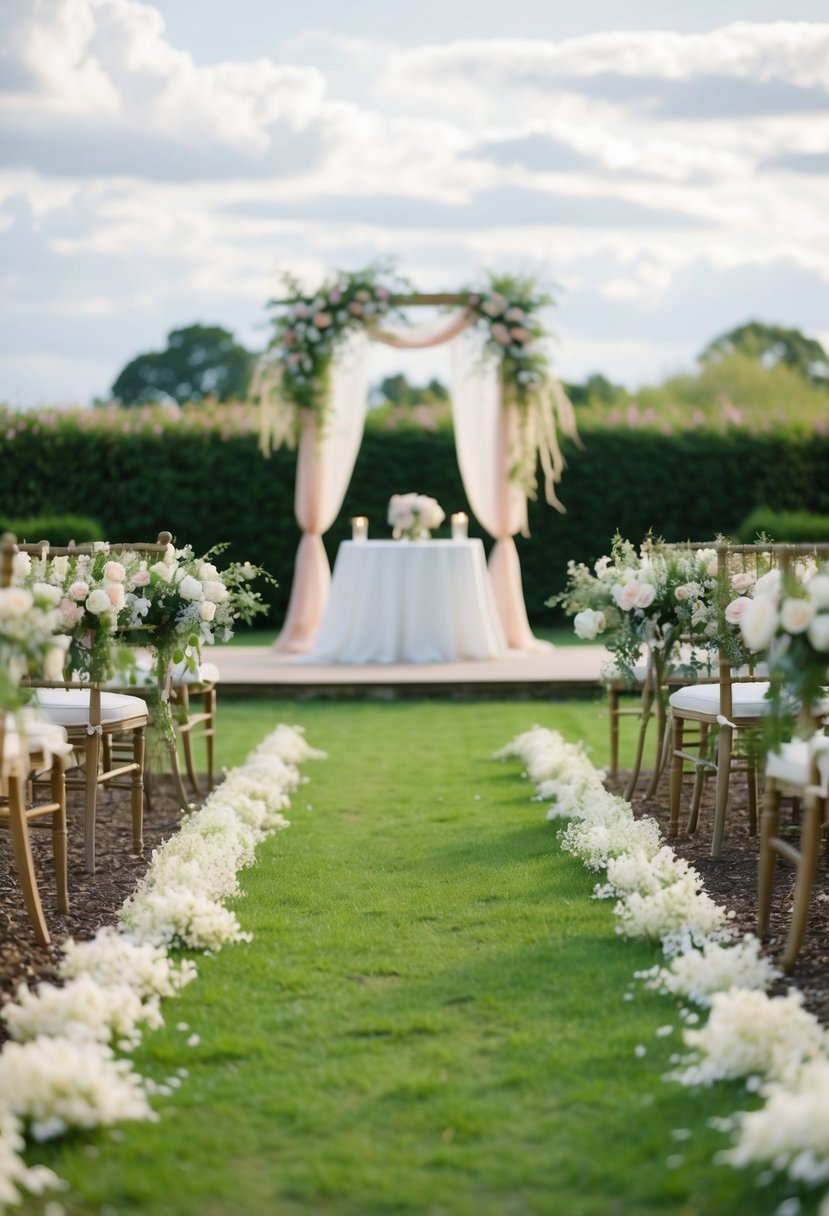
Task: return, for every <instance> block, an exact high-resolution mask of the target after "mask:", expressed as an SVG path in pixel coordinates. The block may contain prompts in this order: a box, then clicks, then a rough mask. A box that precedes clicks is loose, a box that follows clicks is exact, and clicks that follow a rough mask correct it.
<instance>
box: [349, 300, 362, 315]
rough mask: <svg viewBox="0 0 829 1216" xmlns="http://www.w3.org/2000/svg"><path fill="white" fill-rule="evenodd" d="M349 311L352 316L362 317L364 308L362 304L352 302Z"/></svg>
mask: <svg viewBox="0 0 829 1216" xmlns="http://www.w3.org/2000/svg"><path fill="white" fill-rule="evenodd" d="M348 311H349V312H350V313H351V314H352V316H355V317H361V316H362V315H363V306H362V304H357V303H355V302H353V301H352V303H351V304H349V306H348Z"/></svg>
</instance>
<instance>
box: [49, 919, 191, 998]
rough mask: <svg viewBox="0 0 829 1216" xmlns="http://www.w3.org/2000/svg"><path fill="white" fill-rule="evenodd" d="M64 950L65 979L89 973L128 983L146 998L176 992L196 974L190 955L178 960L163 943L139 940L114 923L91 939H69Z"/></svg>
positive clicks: (62, 969)
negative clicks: (114, 927)
mask: <svg viewBox="0 0 829 1216" xmlns="http://www.w3.org/2000/svg"><path fill="white" fill-rule="evenodd" d="M63 950H64V955H63V959H62V960H61V964H60V974H61V976H62V977H63V978H64V979H74V978H75V977H77V976H80V975H83V974H86V975H91V976H92V978H93V979H95V980H97V981H98V983H99V984H127V985H129V986H130V987H131V988H133V989H134V990H135V991H136V992H137V993H138V995H139V996H140V997H142V998H143V999H146V998H148V997H151V996H157V997H173V996H176V995H177V994H178V993H179V992H180V991H181V989H182V988H184V987H185V986H186V985H187V984H189V983H190V982H191V980H194V979H195V978H196V975H197V970H196V964H195V963H194V962H192V961H191V960H190V959H182V960H181V961H180V962H179V963H175V962H174V961H173V960H172V959H171V958H170V957H169V955H168V954H167V951H166V949H165V948H164V946H160V945H154V944H153V943H151V942H139V941H136V940H135V939H134V938H132V937H130V936H129V935H128V934H126V933H119V932H118V931H117V929H113V928H111V927H107V928H105V929H99V930H98V932H97V933H96V935H95V937H94V938H93V939H92V941H88V942H75V941H72V940H71V939H70V940H69V941H67V942H66V943H65V944H64V947H63Z"/></svg>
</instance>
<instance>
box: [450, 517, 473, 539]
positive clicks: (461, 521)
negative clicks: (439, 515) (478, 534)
mask: <svg viewBox="0 0 829 1216" xmlns="http://www.w3.org/2000/svg"><path fill="white" fill-rule="evenodd" d="M468 529H469V516H468V515H467V514H466V513H465V512H464V511H456V512H455V514H454V515H453V516H452V540H466V539H467V537H468V535H469V532H468Z"/></svg>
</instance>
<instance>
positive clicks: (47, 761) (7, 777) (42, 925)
mask: <svg viewBox="0 0 829 1216" xmlns="http://www.w3.org/2000/svg"><path fill="white" fill-rule="evenodd" d="M14 546H15V539H14V537H13V536H12V535H11V534H10V533H6V534H5V535H4V536H3V538H2V540H1V541H0V825H2V826H4V827H7V828H8V829H9V833H10V836H11V842H12V850H13V854H14V859H15V866H16V869H17V874H18V879H19V882H20V888H21V892H22V896H23V902H24V906H25V908H26V911H27V913H28V915H29V919H30V921H31V923H32V927H33V929H34V932H35V937H36V938H37V940H38V942H40V943H41V945H44V946H48V945H49V942H50V940H51V938H50V934H49V929H48V927H47V924H46V918H45V916H44V913H43V905H42V903H41V899H40V892H39V889H38V882H37V875H36V873H35V866H34V860H33V857H32V848H31V843H30V836H29V825H30V824H31V823H34V822H36V821H38V820H41V819H45V818H48V820H49V821H50V824H51V828H52V853H53V857H54V867H55V883H56V891H57V910H58V912H61V913H66V912H68V911H69V891H68V877H67V850H66V783H65V776H64V770H65V768H66V767H67V766H68V765H69V764H70V763H71V755H72V748H71V746H70V744H69V743H68V742H67V738H66V732H65V731H64V730H62V729H61V727H59V726H54V725H53V724H51V723H48V722H44V721H42V720H40V719H39V718H38V717H37V716H36V715H35V714H33V713H32V711H31V709H29V708H27V707H26V706H25V704H24V695H23V693H22V692H21V689H20V682H21V680H22V679H23V677H24V676H28V675H35V676H37V675H48V674H50V666H51V668H52V671H54V670H55V669H56V670H57V671H58V672H59V671H60V669H61V666H62V650H61V648H60V647H58V646H56V645H55V637H54V634H55V630H56V628H57V624H58V619H57V613H56V612H55V610H54V607H53V606H52V605H51V604H50V602H49V600H48V599H44V598H43V597H37V596H35V595H33V594H32V593H31V592H29V591H25V590H23V589H21V588H16V587H12V586H11V577H12V562H13V557H14ZM42 773H46V774H48V778H49V786H50V792H49V797H48V798H47V799H46V800H45V801H37V802H36V801H34V800H33V799H32V800H30V799H29V798H28V797H27V791H28V789H29V784H30V779H31V778H32V777H34V776H35V775H38V774H42Z"/></svg>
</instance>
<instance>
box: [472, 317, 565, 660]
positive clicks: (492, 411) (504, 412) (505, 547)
mask: <svg viewBox="0 0 829 1216" xmlns="http://www.w3.org/2000/svg"><path fill="white" fill-rule="evenodd" d="M471 337H472V335H459V336H458V337H457V338H456V339H455V340H454V342H453V343H452V392H451V397H452V421H453V423H454V428H455V447H456V449H457V454H458V467H459V468H460V472H461V479H462V481H463V488H464V490H465V491H466V496H467V498H468V499H469V505H470V506H471V508H472V512H473V514H474V515H475V517H476V518H477V519H478V521H479V522H480V523H481V524H482V525H483V527H484V528H486V530H487V532H488V533H489V534H490V536H493V537H494V538H495V544H494V546H493V549H492V552H491V553H490V555H489V574H490V579H491V581H492V589H493V593H494V595H495V603H496V606H497V608H498V614H499V616H500V618H501V625H502V627H503V630H504V634H505V636H506V639H507V644H508V645H509V646H510V647H512V648H513V649H514V650H547V649H549V643H547V642H541V641H539V640H538V639H537V638H535V637H533V634H532V630H531V629H530V625H529V621H528V620H527V608H526V605H525V603H524V589H523V586H522V583H521V566H520V563H519V560H518V551H517V549H516V547H515V541H514V540H513V537H514V536H515V534H516V533H517V532H520V533H522V535H524V536H526V535H527V534H528V529H527V495H526V493H525V492H524V490H523V489H522V487H521V486H520V485H519V484H518V482H516V481H515V479H514V478H511V477H510V471H511V467H512V463H513V461H514V459H515V453H516V452H517V439H518V426H519V418H518V411H517V409H516V408H515V406H510V405H506V404H505V403H504V400H503V386H502V381H501V374H500V364H499V362H498V361H497V360H496V359H495V358H492V357H487V355H486V352H485V351H484V350H483V349H482V346H481V343H480V342H475V341H472V340H470V339H471Z"/></svg>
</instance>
